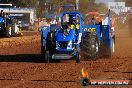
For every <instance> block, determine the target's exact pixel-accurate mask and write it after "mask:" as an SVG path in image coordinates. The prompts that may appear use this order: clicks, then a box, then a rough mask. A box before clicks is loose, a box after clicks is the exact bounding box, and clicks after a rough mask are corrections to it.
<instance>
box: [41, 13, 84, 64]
mask: <svg viewBox="0 0 132 88" xmlns="http://www.w3.org/2000/svg"><path fill="white" fill-rule="evenodd" d="M77 18H78V20H79V21H77V20H76V19H77ZM72 21H73V22H72ZM76 25H78V27H79V28H78V29H76ZM70 26H74V27H72V28H70ZM41 29H42V30H41V41H42V42H41V44H42V46H41V51H42V52H41V53H42V54H44V55H45V60H46V61H47V62H50V61H51V60H53V59H71V58H75V59H76V62H77V63H79V62H80V43H81V42H79V41H81V36H82V16H81V14H80V13H79V12H64V13H63V14H62V17H61V27H58V26H57V25H50V27H48V26H47V27H46V26H42V27H41Z"/></svg>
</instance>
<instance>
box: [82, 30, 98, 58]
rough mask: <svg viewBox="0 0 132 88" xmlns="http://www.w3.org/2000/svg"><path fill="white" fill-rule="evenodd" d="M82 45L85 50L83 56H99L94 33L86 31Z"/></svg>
mask: <svg viewBox="0 0 132 88" xmlns="http://www.w3.org/2000/svg"><path fill="white" fill-rule="evenodd" d="M82 46H83V47H82V48H83V50H85V52H84V55H85V57H87V58H90V60H96V59H97V58H98V57H99V42H98V38H97V35H96V33H90V32H88V33H87V35H86V36H85V39H83V44H82Z"/></svg>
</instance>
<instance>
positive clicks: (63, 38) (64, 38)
mask: <svg viewBox="0 0 132 88" xmlns="http://www.w3.org/2000/svg"><path fill="white" fill-rule="evenodd" d="M74 37H75V30H73V29H72V30H70V31H69V33H68V34H67V35H65V34H64V33H63V32H62V31H61V30H60V31H58V32H57V34H56V40H57V41H71V40H73V39H75V38H74Z"/></svg>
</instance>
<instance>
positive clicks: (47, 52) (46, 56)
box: [45, 51, 50, 63]
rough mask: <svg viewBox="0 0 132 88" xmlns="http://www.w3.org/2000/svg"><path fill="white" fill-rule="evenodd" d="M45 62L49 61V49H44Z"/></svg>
mask: <svg viewBox="0 0 132 88" xmlns="http://www.w3.org/2000/svg"><path fill="white" fill-rule="evenodd" d="M45 62H46V63H49V62H50V53H49V51H46V52H45Z"/></svg>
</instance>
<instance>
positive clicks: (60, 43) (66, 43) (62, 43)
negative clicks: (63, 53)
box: [59, 41, 68, 49]
mask: <svg viewBox="0 0 132 88" xmlns="http://www.w3.org/2000/svg"><path fill="white" fill-rule="evenodd" d="M59 45H60V47H61V48H62V49H66V48H67V45H68V41H61V42H59Z"/></svg>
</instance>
